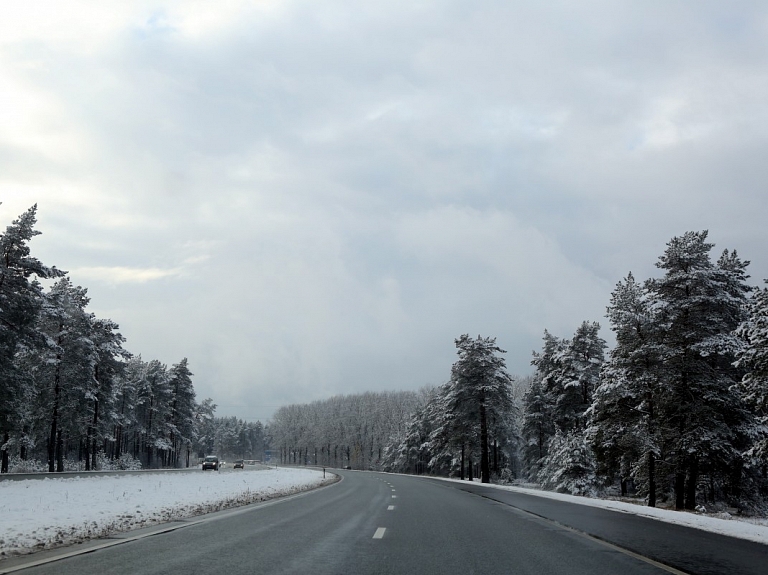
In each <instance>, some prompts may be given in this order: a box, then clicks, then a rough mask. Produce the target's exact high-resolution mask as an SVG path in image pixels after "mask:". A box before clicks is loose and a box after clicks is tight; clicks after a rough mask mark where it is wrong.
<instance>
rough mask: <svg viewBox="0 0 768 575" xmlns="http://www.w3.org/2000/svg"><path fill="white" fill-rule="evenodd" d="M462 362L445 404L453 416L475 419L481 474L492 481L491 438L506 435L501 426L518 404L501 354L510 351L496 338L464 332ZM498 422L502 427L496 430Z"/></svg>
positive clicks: (460, 342)
mask: <svg viewBox="0 0 768 575" xmlns="http://www.w3.org/2000/svg"><path fill="white" fill-rule="evenodd" d="M456 348H457V350H458V351H457V353H458V355H459V359H458V361H456V363H454V364H453V366H452V368H451V380H450V382H449V383H448V384H447V389H446V397H445V406H446V411H447V413H448V414H449V415H451V416H453V417H456V418H457V419H460V420H466V421H468V422H472V421H475V422H477V425H478V426H479V435H480V474H481V481H482V482H483V483H489V482H490V480H491V474H490V459H489V445H490V444H489V437H490V436H491V435H496V436H497V437H499V436H501V435H502V434H503V431H502V428H501V425H502V424H503V422H507V421H509V420H510V417H509V414H510V412H511V411H512V410H514V408H515V406H514V403H513V401H512V394H511V383H512V378H511V377H510V375H509V374H508V373H507V368H506V363H505V361H504V358H503V357H502V356H501V355H500V354H502V353H506V352H505V351H504V350H503V349H501V348H500V347H498V346H497V345H496V338H490V337H488V338H484V337H481V336H478V337H477V338H476V339H473V338H471V337H469V335H466V334H465V335H462V336H461V337H460V338H459V339H457V340H456ZM494 424H495V425H496V426H498V427H497V428H496V429H494V427H493V426H494Z"/></svg>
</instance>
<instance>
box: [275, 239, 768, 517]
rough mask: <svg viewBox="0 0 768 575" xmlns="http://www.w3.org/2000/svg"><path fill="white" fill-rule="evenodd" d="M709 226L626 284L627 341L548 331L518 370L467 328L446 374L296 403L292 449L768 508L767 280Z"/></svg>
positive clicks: (284, 439)
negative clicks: (754, 277) (524, 371)
mask: <svg viewBox="0 0 768 575" xmlns="http://www.w3.org/2000/svg"><path fill="white" fill-rule="evenodd" d="M707 236H708V233H707V232H706V231H703V232H688V233H685V234H684V235H682V236H679V237H675V238H672V239H671V240H670V241H669V242H668V244H667V248H666V250H665V252H664V253H663V254H662V255H661V256H660V257H659V259H658V261H657V263H656V267H657V268H658V269H659V270H660V274H661V276H660V277H658V278H649V279H647V280H645V281H638V280H636V279H635V278H634V276H633V275H632V274H631V273H629V274H628V275H627V277H626V278H625V279H623V280H621V281H620V282H618V284H617V285H616V287H615V289H614V291H613V293H612V294H611V297H610V302H609V303H608V305H607V311H606V318H607V320H608V323H609V326H610V329H611V330H612V331H613V332H614V334H615V338H616V345H615V347H614V348H613V349H610V350H608V349H607V345H606V342H605V340H604V339H603V338H602V337H600V335H599V331H600V324H599V323H597V322H594V321H584V322H583V323H582V324H581V325H580V326H578V327H577V329H576V331H575V333H574V334H573V336H572V337H571V338H561V337H558V336H555V335H553V334H551V333H549V332H548V331H546V330H545V331H544V336H543V344H542V348H541V349H540V350H539V351H534V352H533V355H532V359H531V364H532V366H533V368H534V370H535V371H534V373H533V375H532V376H526V377H514V376H511V375H510V374H509V373H508V372H507V369H506V365H505V362H504V357H503V354H504V350H502V349H501V348H500V347H499V346H497V345H496V340H495V338H490V337H482V336H478V337H477V338H472V337H470V336H469V335H462V336H461V337H459V338H458V339H456V341H455V343H456V348H457V354H458V359H457V361H456V362H455V363H454V365H453V366H452V367H451V370H450V373H449V374H447V377H446V379H447V382H446V383H445V384H443V385H440V386H437V387H432V388H424V389H423V390H421V391H420V392H419V393H417V394H414V393H409V392H400V394H384V395H382V396H377V395H376V394H370V393H369V394H365V395H364V396H347V397H337V398H332V399H330V400H328V401H325V402H315V403H313V404H307V405H293V406H287V407H284V408H282V409H281V410H280V412H278V416H277V417H276V419H275V423H274V426H275V427H274V429H275V435H274V438H275V440H276V441H278V443H279V444H280V449H281V454H283V459H284V460H286V461H290V462H303V463H307V462H315V463H317V462H321V463H323V464H326V463H327V464H333V465H350V466H352V467H357V468H360V469H368V468H370V469H381V470H387V471H395V472H404V473H427V474H435V475H443V476H451V477H458V478H461V479H465V478H466V479H470V480H471V479H472V478H473V477H479V478H480V479H481V481H484V482H489V481H500V482H509V481H513V480H514V481H518V482H526V483H534V484H537V485H540V486H542V487H543V488H545V489H551V490H556V491H560V492H566V493H571V494H580V495H600V494H604V493H609V492H615V493H616V494H617V495H631V496H634V497H641V498H644V500H645V502H646V504H647V505H649V506H656V505H658V504H660V503H663V504H664V505H666V506H674V507H675V508H677V509H697V508H701V506H710V507H712V506H717V505H723V506H727V507H729V508H730V507H734V508H736V509H738V510H740V511H741V510H743V511H745V512H750V511H760V512H765V510H766V499H768V497H767V496H768V289H766V288H765V287H763V288H754V287H752V286H750V285H749V284H748V283H747V279H748V277H749V276H748V275H747V273H746V269H747V267H748V265H749V262H747V261H743V260H741V259H740V258H739V256H738V254H737V253H736V252H735V251H729V250H725V251H724V252H723V253H722V254H721V255H720V256H719V258H718V259H717V260H716V261H713V260H712V257H711V251H712V249H713V248H714V245H713V244H711V243H709V242H707ZM395 397H399V398H401V399H400V401H399V405H400V406H402V408H399V409H393V408H392V403H393V402H392V399H393V398H395ZM374 422H376V423H375V424H374ZM278 429H279V433H278V432H277V430H278ZM338 451H340V452H341V453H342V457H341V459H339V456H338V453H337V452H338ZM302 453H303V455H302ZM296 454H298V459H297V456H296Z"/></svg>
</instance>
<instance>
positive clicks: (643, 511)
mask: <svg viewBox="0 0 768 575" xmlns="http://www.w3.org/2000/svg"><path fill="white" fill-rule="evenodd" d="M435 479H444V478H440V477H437V478H435ZM444 481H458V482H460V483H463V482H462V481H461V480H459V479H444ZM488 486H489V487H493V488H495V489H506V490H508V491H517V492H518V493H525V494H527V495H535V496H536V497H548V498H550V499H557V500H559V501H567V502H568V503H576V504H578V505H589V506H590V507H601V508H603V509H611V510H613V511H620V512H622V513H633V514H634V515H641V516H643V517H650V518H651V519H656V520H658V521H664V522H666V523H675V524H677V525H685V526H686V527H694V528H696V529H701V530H703V531H710V532H712V533H720V534H721V535H728V536H730V537H738V538H740V539H748V540H749V541H755V542H757V543H764V544H766V545H768V520H766V519H764V518H758V519H751V518H748V517H738V518H737V517H735V516H730V515H728V514H722V516H721V517H713V516H712V515H705V514H703V513H692V512H688V511H674V510H672V509H659V508H657V507H647V506H643V505H636V504H634V503H625V502H623V501H613V500H610V499H592V498H590V497H578V496H576V495H566V494H564V493H553V492H552V491H542V490H539V489H528V488H525V487H515V486H511V485H492V484H491V485H488Z"/></svg>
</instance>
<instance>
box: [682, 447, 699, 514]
mask: <svg viewBox="0 0 768 575" xmlns="http://www.w3.org/2000/svg"><path fill="white" fill-rule="evenodd" d="M698 482H699V460H698V458H696V457H692V458H691V464H690V466H689V467H688V483H687V484H686V489H685V508H686V509H688V510H693V509H696V484H697V483H698Z"/></svg>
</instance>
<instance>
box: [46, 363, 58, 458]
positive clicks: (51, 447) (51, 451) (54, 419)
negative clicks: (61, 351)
mask: <svg viewBox="0 0 768 575" xmlns="http://www.w3.org/2000/svg"><path fill="white" fill-rule="evenodd" d="M60 364H61V355H56V370H55V371H54V375H53V414H52V415H51V433H50V435H49V436H48V472H49V473H53V471H54V466H55V461H56V433H57V431H58V425H59V396H60V394H61V386H60V383H61V371H60Z"/></svg>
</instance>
